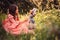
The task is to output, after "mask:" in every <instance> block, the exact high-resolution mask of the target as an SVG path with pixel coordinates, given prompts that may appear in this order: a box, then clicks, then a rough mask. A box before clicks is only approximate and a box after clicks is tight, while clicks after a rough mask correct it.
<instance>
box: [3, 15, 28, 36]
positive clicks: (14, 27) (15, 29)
mask: <svg viewBox="0 0 60 40" xmlns="http://www.w3.org/2000/svg"><path fill="white" fill-rule="evenodd" d="M2 25H3V28H4V29H5V31H6V32H7V33H10V34H13V35H19V34H22V33H25V34H27V33H28V25H29V20H28V19H27V20H25V21H23V22H20V21H19V20H17V21H16V20H14V19H13V16H12V15H11V14H8V16H7V18H6V19H5V20H3V22H2Z"/></svg>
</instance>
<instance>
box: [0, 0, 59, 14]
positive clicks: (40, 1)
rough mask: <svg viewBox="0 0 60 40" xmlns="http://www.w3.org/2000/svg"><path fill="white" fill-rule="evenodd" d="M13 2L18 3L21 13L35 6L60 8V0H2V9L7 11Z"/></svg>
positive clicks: (0, 2) (41, 8) (0, 3)
mask: <svg viewBox="0 0 60 40" xmlns="http://www.w3.org/2000/svg"><path fill="white" fill-rule="evenodd" d="M11 4H16V5H18V7H19V12H20V13H21V14H22V13H23V14H24V13H27V11H29V10H31V9H32V8H34V7H35V8H38V9H39V10H40V11H42V10H44V11H45V10H50V9H53V8H55V9H60V0H0V11H1V12H6V11H7V9H8V8H9V5H11Z"/></svg>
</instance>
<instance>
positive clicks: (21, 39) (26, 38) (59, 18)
mask: <svg viewBox="0 0 60 40" xmlns="http://www.w3.org/2000/svg"><path fill="white" fill-rule="evenodd" d="M27 16H28V15H27V14H26V16H25V15H20V18H21V20H24V18H25V17H27ZM5 17H6V15H5V14H0V36H2V37H0V39H2V38H3V40H55V37H56V36H55V31H58V28H60V11H59V10H55V9H54V10H49V11H46V12H39V11H38V12H37V13H36V16H35V17H34V20H35V24H36V29H35V35H31V34H27V35H25V34H23V35H19V36H17V37H15V36H12V35H9V34H7V33H6V32H5V31H4V30H3V28H2V26H1V22H2V20H4V19H5ZM57 36H58V35H57Z"/></svg>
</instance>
